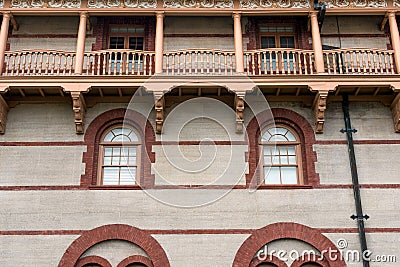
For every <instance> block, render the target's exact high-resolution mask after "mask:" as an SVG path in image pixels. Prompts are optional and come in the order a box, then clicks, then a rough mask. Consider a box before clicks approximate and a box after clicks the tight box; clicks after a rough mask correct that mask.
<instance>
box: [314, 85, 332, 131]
mask: <svg viewBox="0 0 400 267" xmlns="http://www.w3.org/2000/svg"><path fill="white" fill-rule="evenodd" d="M327 100H328V91H318V93H317V95H316V96H315V99H314V103H313V107H312V108H313V113H314V123H315V133H323V132H324V123H325V110H326V104H327Z"/></svg>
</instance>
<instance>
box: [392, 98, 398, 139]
mask: <svg viewBox="0 0 400 267" xmlns="http://www.w3.org/2000/svg"><path fill="white" fill-rule="evenodd" d="M391 109H392V114H393V122H394V130H395V132H396V133H400V93H398V94H397V96H396V98H395V99H394V100H393V103H392V105H391Z"/></svg>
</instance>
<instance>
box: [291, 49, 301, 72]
mask: <svg viewBox="0 0 400 267" xmlns="http://www.w3.org/2000/svg"><path fill="white" fill-rule="evenodd" d="M298 54H299V53H297V52H293V53H292V55H293V74H295V75H296V74H297V65H296V56H297V55H298ZM299 74H300V73H299Z"/></svg>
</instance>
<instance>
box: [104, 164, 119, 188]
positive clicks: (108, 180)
mask: <svg viewBox="0 0 400 267" xmlns="http://www.w3.org/2000/svg"><path fill="white" fill-rule="evenodd" d="M118 173H119V168H118V167H104V172H103V184H104V185H112V184H114V185H115V184H118Z"/></svg>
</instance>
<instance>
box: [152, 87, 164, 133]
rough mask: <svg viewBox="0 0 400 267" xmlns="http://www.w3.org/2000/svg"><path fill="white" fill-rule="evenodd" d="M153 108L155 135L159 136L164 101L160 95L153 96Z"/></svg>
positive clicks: (162, 119)
mask: <svg viewBox="0 0 400 267" xmlns="http://www.w3.org/2000/svg"><path fill="white" fill-rule="evenodd" d="M155 98H156V100H155V106H154V109H155V110H156V133H158V134H161V133H162V128H163V124H164V106H165V102H164V101H165V100H164V97H162V96H161V95H157V94H155Z"/></svg>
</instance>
